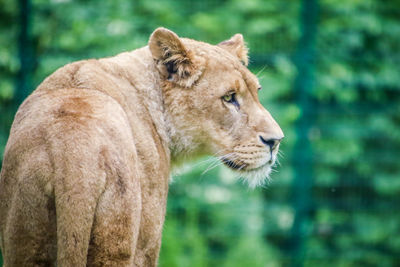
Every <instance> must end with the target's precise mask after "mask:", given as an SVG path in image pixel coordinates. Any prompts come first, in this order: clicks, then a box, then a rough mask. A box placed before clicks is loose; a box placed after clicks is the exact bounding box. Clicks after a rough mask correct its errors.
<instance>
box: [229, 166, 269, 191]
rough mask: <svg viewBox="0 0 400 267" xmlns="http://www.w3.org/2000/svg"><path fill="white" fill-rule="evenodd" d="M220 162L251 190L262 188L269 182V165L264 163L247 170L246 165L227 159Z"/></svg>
mask: <svg viewBox="0 0 400 267" xmlns="http://www.w3.org/2000/svg"><path fill="white" fill-rule="evenodd" d="M222 162H223V163H224V164H225V166H227V167H228V168H230V169H232V170H233V171H235V172H237V173H239V174H240V177H241V178H242V180H243V182H245V183H247V184H248V186H249V187H250V188H252V189H254V188H256V187H259V186H261V187H262V186H264V185H265V184H266V183H267V182H268V181H269V175H270V173H271V170H272V165H273V164H270V163H265V164H264V165H261V166H259V167H257V168H253V169H248V168H247V167H248V166H247V165H246V164H240V163H236V162H233V161H231V160H228V159H223V160H222Z"/></svg>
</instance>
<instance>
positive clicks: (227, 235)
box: [0, 0, 400, 267]
mask: <svg viewBox="0 0 400 267" xmlns="http://www.w3.org/2000/svg"><path fill="white" fill-rule="evenodd" d="M399 18H400V1H399V0H347V1H334V0H319V1H318V0H303V1H302V0H287V1H282V0H245V1H240V0H203V1H188V0H164V1H150V0H113V1H111V0H103V1H95V0H85V1H84V0H80V1H78V0H76V1H73V0H32V1H28V0H18V1H17V0H0V115H1V117H0V154H1V155H3V151H4V146H5V144H6V141H7V137H8V133H9V128H10V125H11V122H12V119H13V116H14V114H15V111H16V108H17V107H18V105H19V104H20V103H21V101H22V100H23V99H24V98H25V97H26V96H27V95H28V94H29V93H30V92H31V91H32V90H33V89H34V88H35V87H36V86H37V85H38V84H39V83H40V82H41V81H42V80H43V79H44V78H45V77H46V76H47V75H49V74H50V73H52V72H53V71H54V70H56V69H57V68H58V67H60V66H63V65H64V64H66V63H68V62H72V61H75V60H79V59H85V58H92V57H105V56H111V55H114V54H117V53H119V52H122V51H126V50H133V49H135V48H138V47H141V46H144V45H146V43H147V40H148V37H149V35H150V33H151V32H152V31H153V30H154V29H155V28H156V27H158V26H164V27H167V28H170V29H172V30H173V31H175V32H176V33H178V35H180V36H182V37H190V38H193V39H198V40H203V41H207V42H210V43H214V44H216V43H218V42H220V41H223V40H225V39H228V38H230V36H232V35H233V34H235V33H237V32H240V33H242V34H243V35H244V37H245V40H246V41H247V43H248V46H249V48H250V60H251V63H250V69H251V70H252V71H253V72H254V73H258V76H259V78H260V81H261V84H262V85H263V88H264V89H263V90H262V91H261V92H260V99H261V101H262V103H263V104H264V106H265V107H266V108H267V109H268V110H269V111H270V112H271V113H272V115H273V116H274V117H275V119H276V120H277V121H278V122H279V124H280V125H281V127H282V129H283V130H284V132H285V134H286V138H285V140H284V142H283V143H282V145H281V150H282V151H283V156H282V157H281V158H280V162H281V166H278V167H277V172H276V173H274V174H273V179H272V181H271V182H270V183H269V184H268V185H267V186H266V187H265V188H259V189H256V190H249V189H247V188H246V186H245V185H243V184H242V183H241V182H240V181H238V180H237V179H236V178H235V175H234V174H232V173H231V172H230V171H228V170H227V169H225V168H214V169H212V170H210V171H208V172H207V173H204V174H202V172H203V171H204V170H205V169H206V168H207V166H208V165H207V163H197V164H191V165H188V166H185V167H184V168H182V169H180V170H179V171H177V173H176V174H175V175H174V181H173V182H172V183H171V186H170V193H169V199H168V212H167V218H166V222H165V226H164V234H163V244H162V249H161V256H160V266H191V267H197V266H199V267H200V266H229V267H230V266H233V267H235V266H238V267H241V266H246V267H250V266H400V215H399V210H400V208H399V206H400V163H399V160H400V126H399V124H400V20H399ZM1 157H2V156H1ZM1 157H0V160H1Z"/></svg>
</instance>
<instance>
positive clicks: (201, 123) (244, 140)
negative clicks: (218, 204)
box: [0, 28, 283, 267]
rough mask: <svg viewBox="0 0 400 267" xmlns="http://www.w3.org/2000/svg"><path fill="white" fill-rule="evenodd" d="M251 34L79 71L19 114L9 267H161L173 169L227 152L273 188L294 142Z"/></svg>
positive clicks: (51, 85) (2, 222)
mask: <svg viewBox="0 0 400 267" xmlns="http://www.w3.org/2000/svg"><path fill="white" fill-rule="evenodd" d="M247 64H248V59H247V49H246V46H245V44H244V41H243V37H242V35H240V34H236V35H234V36H233V37H232V38H231V39H230V40H227V41H224V42H222V43H220V44H218V45H216V46H214V45H210V44H207V43H202V42H198V41H194V40H190V39H185V38H179V37H178V36H177V35H176V34H175V33H173V32H172V31H170V30H167V29H165V28H158V29H156V30H155V31H154V32H153V34H152V35H151V36H150V40H149V45H148V46H146V47H143V48H140V49H137V50H134V51H132V52H125V53H122V54H119V55H117V56H115V57H111V58H103V59H97V60H95V59H91V60H84V61H79V62H74V63H71V64H68V65H66V66H64V67H62V68H60V69H59V70H57V71H56V72H55V73H53V74H52V75H50V76H49V77H48V78H47V79H45V80H44V81H43V83H42V84H40V85H39V87H38V88H37V89H36V90H35V91H34V92H33V93H32V94H31V95H30V96H29V97H28V98H27V99H26V100H25V102H24V103H23V104H22V105H21V107H20V108H19V110H18V112H17V114H16V116H15V120H14V123H13V125H12V128H11V133H10V138H9V140H8V143H7V146H6V150H5V154H4V161H3V167H2V171H1V179H0V237H1V240H0V241H1V242H0V244H1V249H2V252H3V257H4V266H5V267H9V266H18V267H21V266H74V267H77V266H85V265H88V266H103V265H104V266H156V265H157V260H158V253H159V249H160V244H161V232H162V226H163V222H164V215H165V209H166V201H167V193H168V180H169V171H170V167H171V165H173V164H175V163H177V162H181V161H182V160H183V159H186V158H192V157H195V156H199V155H205V154H215V155H217V156H220V159H221V161H223V163H225V164H226V165H227V166H228V167H229V168H231V169H234V170H237V171H238V172H240V173H241V174H242V175H243V176H244V177H246V179H247V180H248V182H249V184H250V186H252V187H254V186H256V185H259V184H262V183H263V181H264V180H265V177H267V176H268V174H269V172H270V170H271V166H272V165H273V164H274V162H275V159H276V154H277V152H278V148H279V142H280V140H281V139H282V138H283V133H282V130H281V129H280V127H279V126H278V124H277V123H276V122H275V121H274V119H273V118H272V117H271V115H270V114H269V113H268V111H267V110H265V109H264V108H263V107H262V105H261V104H260V102H259V100H258V96H257V91H258V90H259V89H260V84H259V83H258V80H257V78H256V77H255V76H254V75H253V74H252V73H251V72H250V71H249V70H248V69H247V68H246V66H247Z"/></svg>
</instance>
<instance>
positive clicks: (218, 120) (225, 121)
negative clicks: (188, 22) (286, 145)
mask: <svg viewBox="0 0 400 267" xmlns="http://www.w3.org/2000/svg"><path fill="white" fill-rule="evenodd" d="M149 48H150V51H151V53H152V56H153V58H154V59H155V61H156V64H157V69H158V71H159V72H160V74H161V75H160V77H161V79H162V83H163V94H164V101H165V103H164V104H165V109H166V114H167V120H168V125H169V135H170V138H171V142H170V143H171V144H170V148H171V151H172V155H173V160H178V158H181V156H186V157H187V156H193V155H204V154H211V155H216V156H217V157H219V159H220V160H221V161H222V162H223V163H225V165H226V166H228V167H229V168H231V169H234V170H235V171H237V172H240V173H241V175H242V176H244V177H245V178H246V180H247V181H248V183H249V185H250V186H251V187H255V186H257V185H261V184H263V182H264V181H265V178H267V177H268V175H269V173H270V171H271V167H272V166H273V165H274V163H275V160H276V157H277V153H278V149H279V143H280V141H281V140H282V138H283V137H284V135H283V132H282V130H281V128H280V127H279V125H278V124H277V123H276V122H275V120H274V119H273V118H272V116H271V114H270V113H269V112H268V111H267V110H266V109H265V108H264V107H263V106H262V105H261V104H260V101H259V99H258V91H259V90H260V89H261V86H260V84H259V82H258V79H257V77H256V76H255V75H254V74H252V73H251V72H250V71H249V70H248V69H247V64H248V59H247V48H246V46H245V44H244V41H243V37H242V35H240V34H236V35H234V36H233V37H232V38H231V39H230V40H227V41H224V42H222V43H220V44H218V45H216V46H214V45H210V44H206V43H202V42H198V41H194V40H190V39H185V38H179V37H178V36H177V35H176V34H175V33H173V32H171V31H169V30H167V29H164V28H159V29H157V30H155V31H154V33H153V34H152V36H151V37H150V41H149Z"/></svg>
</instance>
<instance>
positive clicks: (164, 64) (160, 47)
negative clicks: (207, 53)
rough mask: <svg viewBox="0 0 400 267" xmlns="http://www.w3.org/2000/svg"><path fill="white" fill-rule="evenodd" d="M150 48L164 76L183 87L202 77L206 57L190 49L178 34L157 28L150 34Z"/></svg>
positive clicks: (189, 85)
mask: <svg viewBox="0 0 400 267" xmlns="http://www.w3.org/2000/svg"><path fill="white" fill-rule="evenodd" d="M149 48H150V52H151V54H152V56H153V58H154V59H155V61H156V64H157V68H158V70H159V71H160V73H161V75H162V76H163V78H165V79H167V80H168V81H170V82H173V83H176V84H178V85H180V86H182V87H191V86H192V85H193V83H194V82H195V81H197V80H198V78H199V77H200V75H201V73H202V70H203V68H204V59H203V58H200V57H196V56H195V55H193V53H192V52H191V51H190V50H188V49H187V48H186V47H185V45H184V44H183V43H182V41H181V40H180V39H179V37H178V35H176V34H175V33H174V32H172V31H170V30H168V29H165V28H157V29H156V30H155V31H154V32H153V33H152V34H151V36H150V40H149Z"/></svg>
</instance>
